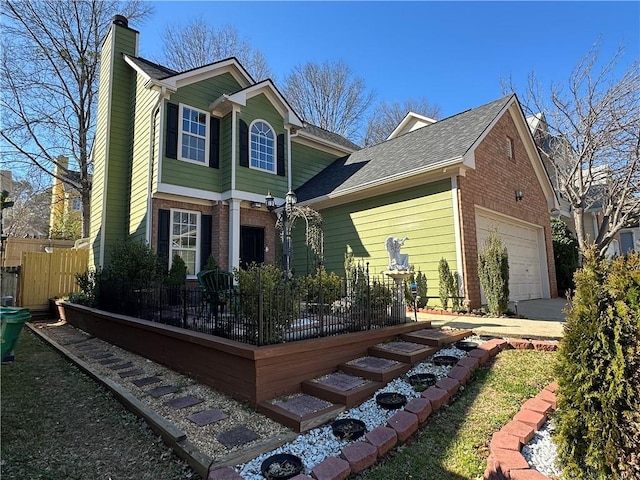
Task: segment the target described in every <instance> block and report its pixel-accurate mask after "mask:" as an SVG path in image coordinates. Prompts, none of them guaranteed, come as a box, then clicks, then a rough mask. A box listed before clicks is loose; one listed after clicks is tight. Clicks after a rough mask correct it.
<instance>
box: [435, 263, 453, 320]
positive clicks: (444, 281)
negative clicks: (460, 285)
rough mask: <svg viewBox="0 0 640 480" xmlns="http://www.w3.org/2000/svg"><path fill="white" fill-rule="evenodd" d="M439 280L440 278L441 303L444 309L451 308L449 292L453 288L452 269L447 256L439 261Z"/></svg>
mask: <svg viewBox="0 0 640 480" xmlns="http://www.w3.org/2000/svg"><path fill="white" fill-rule="evenodd" d="M438 280H439V287H440V289H439V291H438V293H439V296H440V305H441V306H442V308H443V309H444V310H446V309H447V308H449V294H450V292H451V290H452V285H451V280H452V278H451V270H450V269H449V263H448V262H447V259H446V258H441V259H440V262H439V263H438Z"/></svg>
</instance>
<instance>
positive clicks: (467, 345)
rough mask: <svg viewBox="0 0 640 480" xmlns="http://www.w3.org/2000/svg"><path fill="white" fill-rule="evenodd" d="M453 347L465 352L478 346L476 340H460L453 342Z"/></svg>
mask: <svg viewBox="0 0 640 480" xmlns="http://www.w3.org/2000/svg"><path fill="white" fill-rule="evenodd" d="M455 347H456V348H458V349H460V350H463V351H465V352H470V351H471V350H474V349H476V348H478V344H477V343H476V342H468V341H464V340H461V341H459V342H456V343H455Z"/></svg>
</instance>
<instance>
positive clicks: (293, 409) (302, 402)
mask: <svg viewBox="0 0 640 480" xmlns="http://www.w3.org/2000/svg"><path fill="white" fill-rule="evenodd" d="M273 404H274V405H276V406H278V407H280V408H282V409H283V410H286V411H287V412H289V413H292V414H293V415H297V416H298V417H301V418H302V417H304V416H305V415H308V414H310V413H315V412H319V411H320V410H324V409H325V408H328V407H331V406H332V405H333V404H332V403H331V402H327V401H325V400H320V399H319V398H317V397H313V396H311V395H300V396H298V397H295V398H291V399H287V400H279V401H276V402H273Z"/></svg>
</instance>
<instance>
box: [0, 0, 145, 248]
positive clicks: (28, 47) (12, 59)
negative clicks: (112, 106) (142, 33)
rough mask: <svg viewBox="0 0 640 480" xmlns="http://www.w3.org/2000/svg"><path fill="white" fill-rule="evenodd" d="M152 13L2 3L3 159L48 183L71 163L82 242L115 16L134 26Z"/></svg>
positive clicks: (90, 4)
mask: <svg viewBox="0 0 640 480" xmlns="http://www.w3.org/2000/svg"><path fill="white" fill-rule="evenodd" d="M151 11H152V10H151V7H149V6H148V5H146V4H145V3H143V2H140V1H138V0H133V1H127V2H120V1H107V0H104V1H101V0H76V1H73V2H62V1H59V0H32V1H14V0H5V1H3V8H2V17H3V29H4V31H3V34H2V63H1V66H0V78H2V83H1V85H0V91H1V93H2V98H1V99H0V106H1V108H2V130H0V135H2V138H3V139H4V142H3V143H2V155H3V157H4V159H5V161H6V162H7V165H10V166H11V167H12V168H20V167H24V166H26V165H35V166H37V167H38V168H39V169H40V170H42V171H44V172H47V173H49V174H50V175H53V172H54V166H55V165H56V163H57V162H56V159H57V158H58V157H59V156H66V157H68V158H69V159H70V160H71V166H70V167H69V168H70V169H74V170H75V169H76V168H77V171H78V172H79V176H78V180H77V181H72V180H70V176H68V175H63V176H62V177H61V178H60V180H62V181H64V182H65V183H67V184H68V186H69V187H71V188H72V189H75V190H77V191H78V192H79V193H80V196H81V198H82V208H83V229H82V230H83V235H87V233H88V231H89V196H90V192H91V172H92V165H91V158H90V153H91V147H92V144H93V137H94V127H95V110H96V106H97V105H96V103H97V86H98V60H99V52H100V49H101V48H102V44H103V42H104V39H105V36H106V34H107V32H108V28H109V25H110V23H111V18H112V16H113V15H114V14H123V15H125V16H127V17H129V19H130V20H136V19H141V18H144V17H146V16H147V15H149V14H150V13H151Z"/></svg>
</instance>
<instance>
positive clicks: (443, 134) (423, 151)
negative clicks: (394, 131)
mask: <svg viewBox="0 0 640 480" xmlns="http://www.w3.org/2000/svg"><path fill="white" fill-rule="evenodd" d="M514 101H515V96H514V95H509V96H506V97H503V98H500V99H498V100H495V101H493V102H490V103H487V104H485V105H482V106H480V107H477V108H473V109H471V110H467V111H465V112H462V113H459V114H457V115H453V116H451V117H448V118H445V119H443V120H439V121H437V122H436V123H433V124H431V125H427V126H425V127H422V128H419V129H417V130H414V131H411V132H409V133H406V134H404V135H400V136H399V137H396V138H393V139H391V140H387V141H385V142H382V143H379V144H377V145H373V146H371V147H367V148H363V149H362V150H359V151H357V152H354V153H352V154H351V155H349V156H346V157H342V158H340V159H338V160H336V161H335V162H334V163H333V164H331V165H330V166H329V167H327V168H326V169H324V170H323V171H322V172H320V173H319V174H318V175H316V176H315V177H313V178H312V179H310V180H309V181H308V182H306V183H305V184H304V185H302V186H301V187H300V188H298V189H297V190H296V195H297V196H298V200H299V201H301V202H303V201H307V200H311V199H318V198H323V197H324V198H326V197H336V196H340V195H345V194H347V193H350V192H352V191H356V190H362V189H365V188H367V187H370V186H373V185H377V184H380V183H385V182H391V181H394V180H399V179H402V178H407V177H410V176H413V175H416V174H419V173H425V172H429V171H432V170H435V169H438V168H443V167H446V166H448V165H454V164H456V163H459V164H462V162H463V161H464V159H465V158H464V157H465V154H467V153H468V152H469V151H470V150H471V149H472V147H473V146H475V144H476V143H477V142H478V140H480V139H481V138H482V137H483V136H484V134H485V132H486V131H487V130H488V128H489V127H490V126H491V125H492V123H493V122H494V121H495V120H496V119H497V117H498V116H499V115H500V114H501V112H503V111H504V110H505V109H506V108H507V107H508V106H509V105H511V103H512V102H514Z"/></svg>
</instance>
